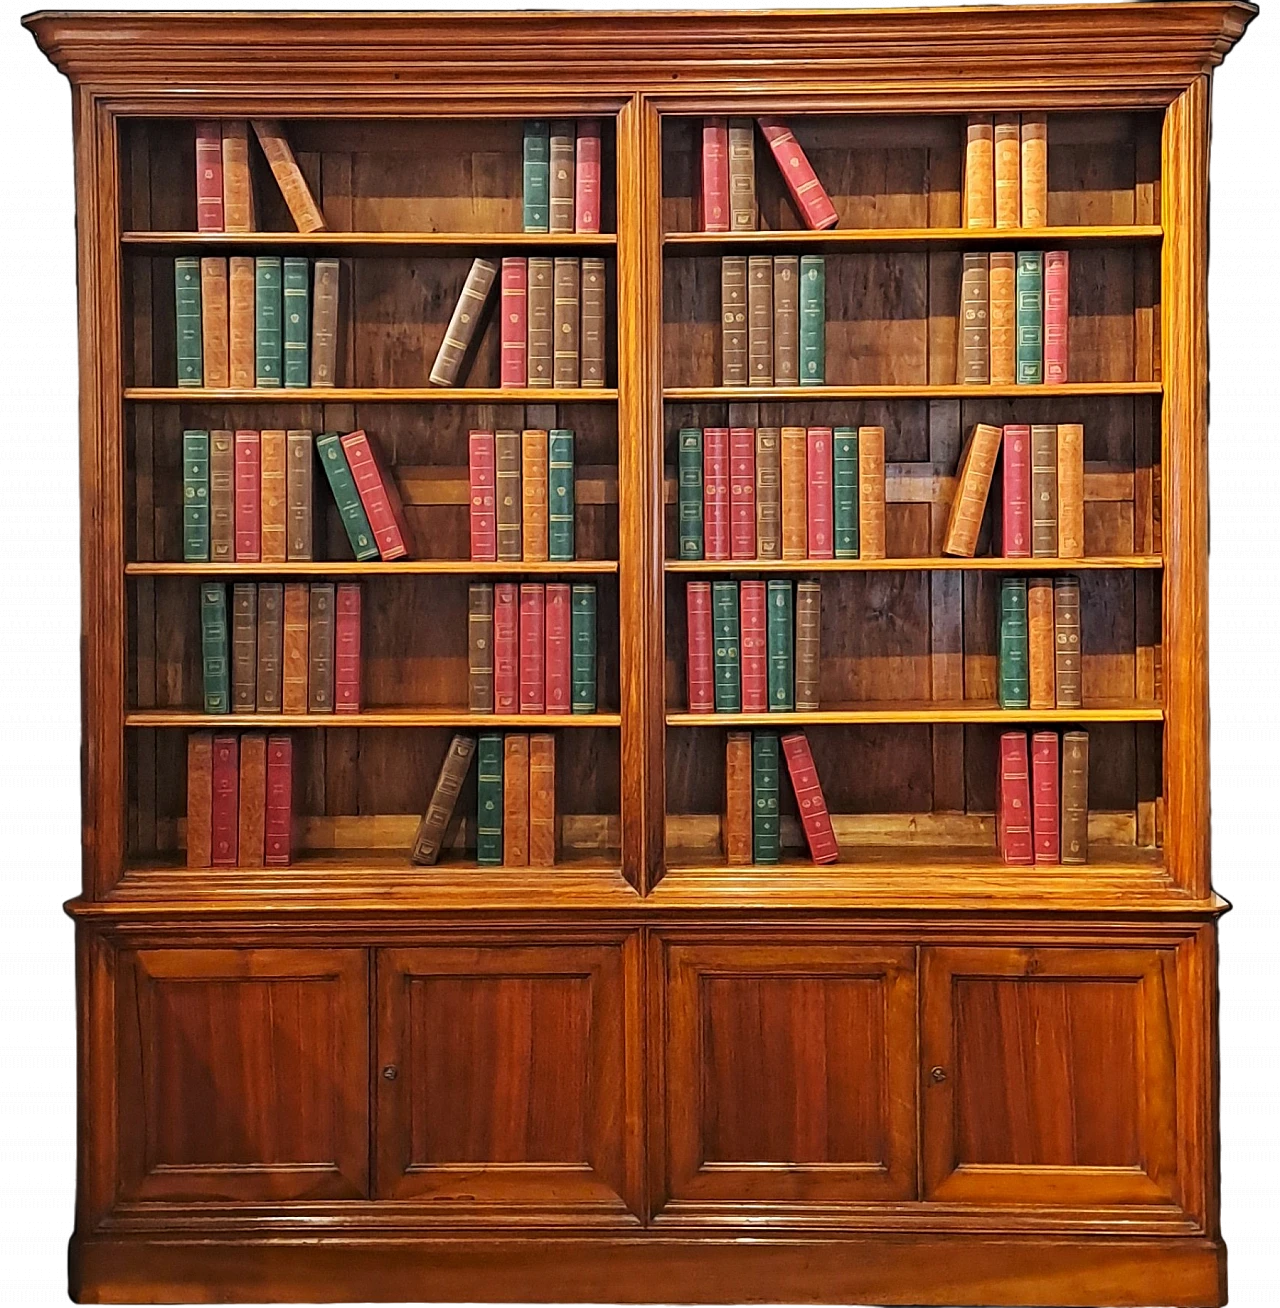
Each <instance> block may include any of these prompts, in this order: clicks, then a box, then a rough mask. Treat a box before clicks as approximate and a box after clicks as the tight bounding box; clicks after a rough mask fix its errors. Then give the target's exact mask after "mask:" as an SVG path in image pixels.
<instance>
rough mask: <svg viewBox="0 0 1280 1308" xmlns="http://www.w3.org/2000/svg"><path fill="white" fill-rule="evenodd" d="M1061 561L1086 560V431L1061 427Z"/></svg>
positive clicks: (1070, 424)
mask: <svg viewBox="0 0 1280 1308" xmlns="http://www.w3.org/2000/svg"><path fill="white" fill-rule="evenodd" d="M1058 557H1059V558H1060V559H1082V558H1084V427H1083V425H1082V424H1081V423H1078V422H1060V423H1059V424H1058Z"/></svg>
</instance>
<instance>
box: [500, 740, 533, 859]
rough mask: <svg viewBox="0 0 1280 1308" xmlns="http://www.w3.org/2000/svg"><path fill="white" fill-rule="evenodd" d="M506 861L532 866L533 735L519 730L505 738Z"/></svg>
mask: <svg viewBox="0 0 1280 1308" xmlns="http://www.w3.org/2000/svg"><path fill="white" fill-rule="evenodd" d="M502 861H503V863H504V864H505V865H506V866H507V867H528V866H529V737H528V736H527V735H525V734H524V733H523V732H519V731H509V732H507V734H506V736H505V737H503V741H502Z"/></svg>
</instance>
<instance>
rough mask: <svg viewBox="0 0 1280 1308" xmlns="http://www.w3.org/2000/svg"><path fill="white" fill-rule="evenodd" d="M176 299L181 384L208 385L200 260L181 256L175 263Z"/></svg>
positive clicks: (174, 283) (175, 323) (175, 330)
mask: <svg viewBox="0 0 1280 1308" xmlns="http://www.w3.org/2000/svg"><path fill="white" fill-rule="evenodd" d="M173 287H174V300H175V313H176V317H175V318H174V340H175V342H176V345H177V359H178V385H179V386H203V385H204V344H203V338H202V333H201V309H200V260H199V259H198V258H196V257H187V256H180V257H178V258H177V259H175V260H174V261H173Z"/></svg>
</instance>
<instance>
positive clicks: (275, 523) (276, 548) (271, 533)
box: [258, 431, 289, 563]
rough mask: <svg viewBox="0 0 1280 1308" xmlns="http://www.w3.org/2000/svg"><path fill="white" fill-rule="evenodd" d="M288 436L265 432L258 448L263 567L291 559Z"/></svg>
mask: <svg viewBox="0 0 1280 1308" xmlns="http://www.w3.org/2000/svg"><path fill="white" fill-rule="evenodd" d="M286 449H287V446H286V436H285V433H284V432H282V431H264V432H263V433H262V437H261V440H260V441H259V445H258V453H259V457H260V458H261V460H262V466H261V470H260V474H259V475H260V478H261V485H262V501H261V505H262V507H261V514H262V522H261V535H260V537H259V541H260V548H261V551H262V561H263V563H283V562H284V561H285V559H287V558H288V557H289V541H288V527H289V514H288V489H287V471H286V469H287V455H286Z"/></svg>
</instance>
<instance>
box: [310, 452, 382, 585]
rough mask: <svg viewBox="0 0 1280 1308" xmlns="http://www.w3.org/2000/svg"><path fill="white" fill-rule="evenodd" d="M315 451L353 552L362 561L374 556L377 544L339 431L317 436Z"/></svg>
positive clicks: (376, 551)
mask: <svg viewBox="0 0 1280 1308" xmlns="http://www.w3.org/2000/svg"><path fill="white" fill-rule="evenodd" d="M316 453H317V454H318V455H319V456H320V466H321V467H322V468H323V469H324V475H325V476H326V477H327V478H328V479H329V489H330V490H331V491H332V492H333V500H334V503H335V504H337V506H338V513H339V515H340V517H341V518H342V525H343V527H345V528H346V532H347V539H348V540H349V541H350V542H351V549H352V552H353V553H354V554H355V556H356V558H357V559H359V561H360V562H361V563H366V562H368V561H369V560H370V559H376V558H377V557H378V543H377V541H375V540H374V538H373V530H372V529H371V528H370V526H369V519H368V517H367V516H366V515H365V511H364V505H363V504H362V503H361V502H360V492H359V491H358V490H356V483H355V479H354V478H353V477H352V475H351V465H350V464H349V463H348V462H347V456H346V452H345V451H344V450H343V448H342V441H341V437H340V436H339V435H338V433H337V432H336V431H329V432H325V433H324V435H323V436H317V437H316Z"/></svg>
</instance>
